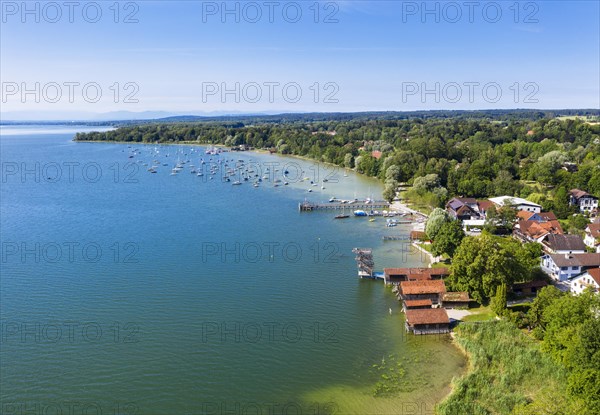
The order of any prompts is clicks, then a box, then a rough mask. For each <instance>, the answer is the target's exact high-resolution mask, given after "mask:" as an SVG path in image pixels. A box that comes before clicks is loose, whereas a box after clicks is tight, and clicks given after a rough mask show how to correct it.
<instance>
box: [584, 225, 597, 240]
mask: <svg viewBox="0 0 600 415" xmlns="http://www.w3.org/2000/svg"><path fill="white" fill-rule="evenodd" d="M587 228H588V229H589V233H590V235H592V238H600V223H590V224H589V225H588V226H587ZM586 231H587V229H586Z"/></svg>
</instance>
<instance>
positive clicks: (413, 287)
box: [399, 280, 446, 305]
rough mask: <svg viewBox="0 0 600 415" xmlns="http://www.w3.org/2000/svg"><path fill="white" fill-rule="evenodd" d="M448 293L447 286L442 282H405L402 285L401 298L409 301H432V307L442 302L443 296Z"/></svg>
mask: <svg viewBox="0 0 600 415" xmlns="http://www.w3.org/2000/svg"><path fill="white" fill-rule="evenodd" d="M445 292H446V284H444V281H442V280H427V281H403V282H401V283H400V290H399V294H400V298H402V300H403V301H407V300H426V299H429V300H431V303H432V305H438V304H441V302H442V298H441V297H442V294H443V293H445Z"/></svg>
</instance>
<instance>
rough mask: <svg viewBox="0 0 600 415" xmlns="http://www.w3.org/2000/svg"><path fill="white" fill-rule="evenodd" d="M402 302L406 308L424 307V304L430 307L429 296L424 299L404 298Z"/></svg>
mask: <svg viewBox="0 0 600 415" xmlns="http://www.w3.org/2000/svg"><path fill="white" fill-rule="evenodd" d="M404 304H405V305H406V307H407V308H409V307H424V306H429V307H431V304H432V303H431V300H430V299H429V298H426V299H424V300H406V301H404Z"/></svg>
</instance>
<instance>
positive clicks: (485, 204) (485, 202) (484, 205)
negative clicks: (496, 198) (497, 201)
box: [477, 200, 494, 211]
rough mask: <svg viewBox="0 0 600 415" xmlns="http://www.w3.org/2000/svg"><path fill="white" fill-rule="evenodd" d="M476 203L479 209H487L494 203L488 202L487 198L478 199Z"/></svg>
mask: <svg viewBox="0 0 600 415" xmlns="http://www.w3.org/2000/svg"><path fill="white" fill-rule="evenodd" d="M477 204H478V205H479V210H480V211H487V210H488V209H489V208H490V207H491V206H493V205H494V203H493V202H490V201H489V200H478V201H477Z"/></svg>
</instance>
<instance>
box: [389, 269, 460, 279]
mask: <svg viewBox="0 0 600 415" xmlns="http://www.w3.org/2000/svg"><path fill="white" fill-rule="evenodd" d="M383 273H384V274H385V276H386V278H389V277H390V276H391V275H394V276H403V277H407V278H408V276H409V275H410V277H411V278H413V279H431V278H432V276H434V275H435V276H442V277H443V276H445V275H450V270H449V269H448V268H444V267H440V268H384V269H383Z"/></svg>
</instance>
